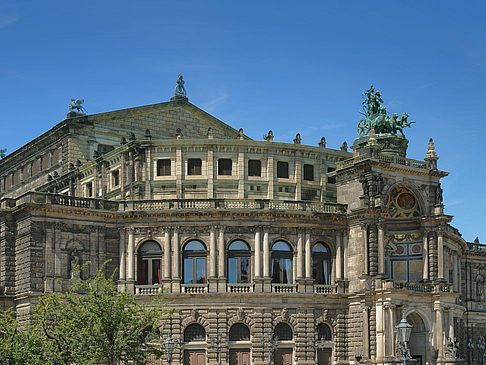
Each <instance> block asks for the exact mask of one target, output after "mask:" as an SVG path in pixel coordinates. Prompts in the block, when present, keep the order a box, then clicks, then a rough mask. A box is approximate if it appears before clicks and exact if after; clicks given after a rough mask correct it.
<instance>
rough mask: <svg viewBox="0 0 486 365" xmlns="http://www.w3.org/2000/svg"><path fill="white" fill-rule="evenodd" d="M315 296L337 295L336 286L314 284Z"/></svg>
mask: <svg viewBox="0 0 486 365" xmlns="http://www.w3.org/2000/svg"><path fill="white" fill-rule="evenodd" d="M314 293H315V294H335V293H337V285H324V284H316V285H314Z"/></svg>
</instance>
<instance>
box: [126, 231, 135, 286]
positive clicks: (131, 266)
mask: <svg viewBox="0 0 486 365" xmlns="http://www.w3.org/2000/svg"><path fill="white" fill-rule="evenodd" d="M127 256H128V257H127V261H128V262H127V266H128V267H127V282H128V283H127V290H128V291H130V292H132V293H134V292H135V236H134V232H133V228H129V229H128V250H127Z"/></svg>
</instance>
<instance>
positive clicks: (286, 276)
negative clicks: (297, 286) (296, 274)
mask: <svg viewBox="0 0 486 365" xmlns="http://www.w3.org/2000/svg"><path fill="white" fill-rule="evenodd" d="M292 255H293V253H292V248H291V247H290V245H289V244H288V243H287V242H285V241H277V242H275V243H274V244H273V246H272V283H282V284H290V283H292Z"/></svg>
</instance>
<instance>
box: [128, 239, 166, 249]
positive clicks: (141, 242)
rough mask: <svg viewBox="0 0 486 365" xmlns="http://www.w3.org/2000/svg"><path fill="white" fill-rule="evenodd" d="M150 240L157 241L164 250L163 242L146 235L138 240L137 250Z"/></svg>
mask: <svg viewBox="0 0 486 365" xmlns="http://www.w3.org/2000/svg"><path fill="white" fill-rule="evenodd" d="M150 241H153V242H156V243H157V244H158V245H159V246H160V249H161V250H162V252H163V251H164V244H163V243H162V242H159V241H158V240H156V239H154V238H150V237H145V238H141V239H139V240H138V241H137V243H136V244H135V252H138V249H139V248H140V247H141V246H142V245H143V244H144V243H146V242H150Z"/></svg>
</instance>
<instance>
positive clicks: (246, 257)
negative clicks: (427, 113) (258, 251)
mask: <svg viewBox="0 0 486 365" xmlns="http://www.w3.org/2000/svg"><path fill="white" fill-rule="evenodd" d="M250 256H251V252H250V248H249V247H248V245H247V244H246V242H244V241H240V240H237V241H233V242H231V244H230V245H229V247H228V283H231V284H234V283H249V282H250V281H251V276H250Z"/></svg>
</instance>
